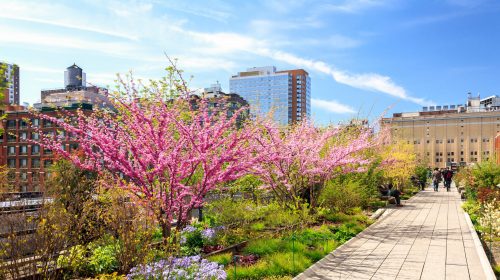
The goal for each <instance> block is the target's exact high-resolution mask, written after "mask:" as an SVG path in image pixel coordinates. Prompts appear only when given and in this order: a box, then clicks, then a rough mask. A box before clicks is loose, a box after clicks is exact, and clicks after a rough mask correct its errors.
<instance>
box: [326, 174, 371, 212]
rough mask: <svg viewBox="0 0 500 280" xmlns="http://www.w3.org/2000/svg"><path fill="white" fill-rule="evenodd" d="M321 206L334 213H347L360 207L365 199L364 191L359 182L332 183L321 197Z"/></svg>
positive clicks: (327, 185) (328, 184)
mask: <svg viewBox="0 0 500 280" xmlns="http://www.w3.org/2000/svg"><path fill="white" fill-rule="evenodd" d="M319 201H320V205H321V206H323V207H326V208H328V209H331V210H333V211H337V212H342V213H347V212H349V210H351V209H352V208H354V207H358V206H360V205H361V204H362V203H363V201H364V197H363V194H362V189H361V188H360V186H359V184H358V183H357V182H352V181H349V182H347V183H345V184H338V183H337V182H334V181H330V182H328V183H326V186H325V188H324V189H323V191H322V192H321V195H320V197H319Z"/></svg>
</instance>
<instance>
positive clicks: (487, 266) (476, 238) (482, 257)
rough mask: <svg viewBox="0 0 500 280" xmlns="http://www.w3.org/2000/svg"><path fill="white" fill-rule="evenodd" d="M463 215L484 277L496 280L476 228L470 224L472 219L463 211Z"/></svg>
mask: <svg viewBox="0 0 500 280" xmlns="http://www.w3.org/2000/svg"><path fill="white" fill-rule="evenodd" d="M463 212H464V216H465V221H466V222H467V226H468V227H469V231H470V232H471V235H472V240H474V247H476V252H477V254H478V255H479V261H480V262H481V266H482V267H483V271H484V273H485V274H486V279H488V280H496V279H497V277H496V275H495V272H493V268H492V267H491V264H490V261H489V260H488V257H487V256H486V251H485V250H484V248H483V244H481V240H479V236H478V235H477V232H476V229H475V228H474V225H473V224H472V221H471V219H470V217H469V214H468V213H467V212H465V211H463Z"/></svg>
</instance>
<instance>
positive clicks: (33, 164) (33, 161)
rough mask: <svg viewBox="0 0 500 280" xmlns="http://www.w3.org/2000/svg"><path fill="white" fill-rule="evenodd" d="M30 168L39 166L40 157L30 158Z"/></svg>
mask: <svg viewBox="0 0 500 280" xmlns="http://www.w3.org/2000/svg"><path fill="white" fill-rule="evenodd" d="M31 168H40V159H39V158H32V159H31Z"/></svg>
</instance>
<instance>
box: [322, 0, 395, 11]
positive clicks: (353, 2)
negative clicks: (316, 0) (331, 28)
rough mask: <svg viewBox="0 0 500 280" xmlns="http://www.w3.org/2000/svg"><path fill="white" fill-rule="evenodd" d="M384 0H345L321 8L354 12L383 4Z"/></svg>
mask: <svg viewBox="0 0 500 280" xmlns="http://www.w3.org/2000/svg"><path fill="white" fill-rule="evenodd" d="M386 2H387V1H386V0H345V1H344V2H343V3H340V4H337V3H335V4H331V3H329V4H326V5H324V6H322V7H321V9H322V10H323V11H330V12H343V13H356V12H359V11H361V10H364V9H367V8H372V7H377V6H382V5H385V4H386Z"/></svg>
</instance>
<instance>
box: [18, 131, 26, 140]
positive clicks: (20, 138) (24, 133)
mask: <svg viewBox="0 0 500 280" xmlns="http://www.w3.org/2000/svg"><path fill="white" fill-rule="evenodd" d="M26 139H28V133H27V132H24V131H23V132H19V140H20V141H23V142H24V141H26Z"/></svg>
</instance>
